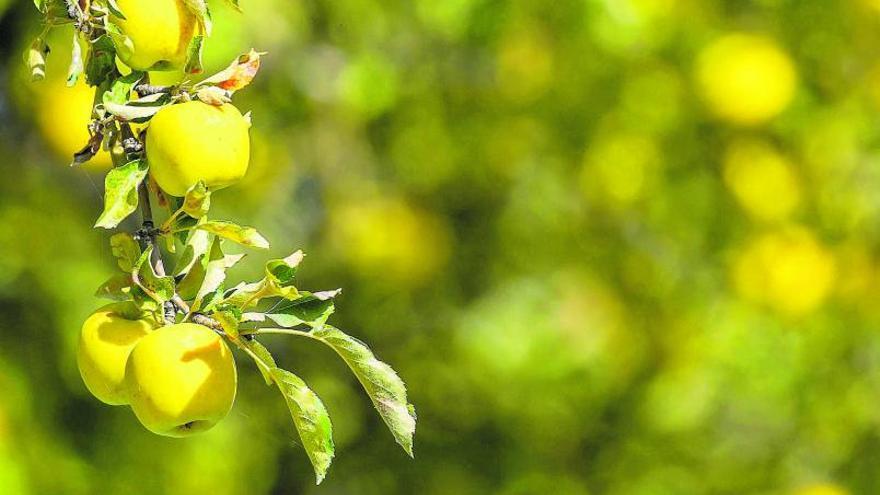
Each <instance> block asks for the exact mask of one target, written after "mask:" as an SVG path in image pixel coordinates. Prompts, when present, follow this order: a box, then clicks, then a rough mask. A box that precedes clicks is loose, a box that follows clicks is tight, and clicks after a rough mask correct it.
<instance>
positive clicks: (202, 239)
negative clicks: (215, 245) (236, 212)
mask: <svg viewBox="0 0 880 495" xmlns="http://www.w3.org/2000/svg"><path fill="white" fill-rule="evenodd" d="M210 248H211V234H209V233H207V232H206V231H204V230H193V231H192V232H190V235H189V238H188V239H187V240H186V245H185V246H184V248H183V253H181V255H180V258H179V259H178V260H177V265H176V266H175V267H174V271H173V272H172V274H173V275H174V276H179V275H183V274H185V273H187V272H188V271H189V270H190V268H192V267H193V265H194V264H195V263H196V261H198V259H199V258H200V257H201V256H202V255H203V254H205V253H207V252H208V250H209V249H210Z"/></svg>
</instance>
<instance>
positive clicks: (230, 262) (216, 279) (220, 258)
mask: <svg viewBox="0 0 880 495" xmlns="http://www.w3.org/2000/svg"><path fill="white" fill-rule="evenodd" d="M243 257H244V256H243V255H240V254H236V255H228V256H227V255H225V254H223V249H222V247H221V245H220V239H217V238H214V241H213V243H212V245H211V250H210V251H209V253H208V255H206V256H204V257H203V259H204V267H205V269H204V277H203V279H202V283H201V286H200V287H199V290H198V292H197V293H196V297H195V303H194V304H193V311H198V310H199V309H201V305H202V299H204V298H205V296H207V295H208V294H209V293H212V292H214V291H216V290H217V289H218V288H219V287H220V285H221V284H222V283H223V281H224V280H226V270H227V269H228V268H231V267H233V266H235V264H236V263H238V262H239V261H240V260H241V259H242V258H243Z"/></svg>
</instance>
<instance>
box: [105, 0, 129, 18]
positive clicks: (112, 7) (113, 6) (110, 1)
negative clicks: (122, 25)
mask: <svg viewBox="0 0 880 495" xmlns="http://www.w3.org/2000/svg"><path fill="white" fill-rule="evenodd" d="M107 9H108V10H109V11H110V13H111V14H113V15H114V16H116V17H118V18H120V19H122V20H125V14H123V13H122V10H120V9H119V5H118V4H117V3H116V0H107Z"/></svg>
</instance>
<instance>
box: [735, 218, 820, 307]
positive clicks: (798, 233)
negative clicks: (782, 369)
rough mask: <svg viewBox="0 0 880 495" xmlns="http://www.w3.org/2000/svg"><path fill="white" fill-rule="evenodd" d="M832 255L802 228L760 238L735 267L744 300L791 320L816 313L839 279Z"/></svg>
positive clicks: (749, 246)
mask: <svg viewBox="0 0 880 495" xmlns="http://www.w3.org/2000/svg"><path fill="white" fill-rule="evenodd" d="M836 271H837V270H836V264H835V259H834V256H833V255H832V254H831V252H830V251H829V250H828V249H827V248H825V247H824V246H823V245H821V244H820V243H819V242H818V241H817V240H816V238H815V237H814V235H813V234H812V233H811V232H810V231H808V230H806V229H804V228H800V227H792V228H786V229H782V230H779V231H776V232H771V233H768V234H764V235H761V236H759V237H757V238H755V239H753V240H752V241H751V242H750V243H748V244H747V246H746V247H745V249H744V250H743V251H742V252H741V253H740V254H739V256H738V257H737V259H736V261H735V262H734V264H733V266H732V278H733V281H734V285H735V286H736V290H737V292H738V293H739V294H740V296H742V297H743V298H745V299H747V300H750V301H753V302H757V303H760V304H765V305H767V306H769V307H770V308H772V309H774V310H775V311H777V312H779V313H782V314H784V315H788V316H802V315H805V314H807V313H809V312H811V311H813V310H815V309H817V308H818V307H819V306H820V305H821V304H822V303H823V302H824V301H825V299H826V298H827V297H828V294H829V293H830V292H831V289H832V286H833V284H834V280H835V276H836Z"/></svg>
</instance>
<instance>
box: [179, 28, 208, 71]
mask: <svg viewBox="0 0 880 495" xmlns="http://www.w3.org/2000/svg"><path fill="white" fill-rule="evenodd" d="M204 45H205V37H204V36H203V35H197V36H193V37H192V40H191V41H190V42H189V47H188V48H187V51H186V53H187V58H186V65H185V66H184V68H183V70H184V72H186V73H187V74H200V73H201V72H202V71H203V70H204V69H203V68H202V51H203V50H204Z"/></svg>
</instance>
